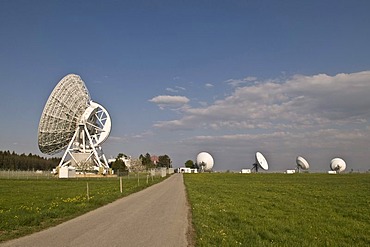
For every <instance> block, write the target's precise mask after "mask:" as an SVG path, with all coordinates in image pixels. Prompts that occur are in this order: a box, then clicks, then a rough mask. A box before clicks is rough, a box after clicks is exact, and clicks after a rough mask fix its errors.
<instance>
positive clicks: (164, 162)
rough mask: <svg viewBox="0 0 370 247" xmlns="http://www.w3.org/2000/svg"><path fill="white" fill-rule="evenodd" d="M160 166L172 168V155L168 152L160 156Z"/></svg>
mask: <svg viewBox="0 0 370 247" xmlns="http://www.w3.org/2000/svg"><path fill="white" fill-rule="evenodd" d="M158 166H159V167H167V168H171V167H172V161H171V159H170V157H169V156H168V155H167V154H165V155H160V156H158Z"/></svg>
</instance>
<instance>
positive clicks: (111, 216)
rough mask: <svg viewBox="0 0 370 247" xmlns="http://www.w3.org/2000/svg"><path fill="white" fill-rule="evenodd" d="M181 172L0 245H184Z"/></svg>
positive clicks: (185, 221)
mask: <svg viewBox="0 0 370 247" xmlns="http://www.w3.org/2000/svg"><path fill="white" fill-rule="evenodd" d="M187 217H188V206H187V202H186V195H185V186H184V183H183V176H182V174H174V175H172V176H171V177H169V178H168V179H166V180H164V181H163V182H161V183H159V184H155V185H153V186H151V187H149V188H147V189H145V190H143V191H140V192H137V193H135V194H132V195H130V196H127V197H125V198H122V199H119V200H117V201H115V202H113V203H110V204H108V205H106V206H104V207H101V208H99V209H96V210H94V211H91V212H89V213H86V214H84V215H82V216H80V217H77V218H75V219H72V220H70V221H67V222H65V223H62V224H60V225H58V226H55V227H52V228H49V229H46V230H44V231H41V232H38V233H35V234H32V235H29V236H25V237H22V238H19V239H15V240H11V241H8V242H5V243H2V244H0V246H1V247H2V246H37V247H43V246H52V247H58V246H74V247H75V246H90V247H93V246H161V247H163V246H176V247H177V246H187V245H188V242H187V238H186V234H187V230H188V218H187Z"/></svg>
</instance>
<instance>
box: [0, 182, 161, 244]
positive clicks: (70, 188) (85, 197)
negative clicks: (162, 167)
mask: <svg viewBox="0 0 370 247" xmlns="http://www.w3.org/2000/svg"><path fill="white" fill-rule="evenodd" d="M163 179H164V178H160V177H155V178H154V179H153V180H152V179H151V178H149V179H148V183H147V179H146V175H145V176H144V175H143V176H142V177H141V178H140V181H139V185H138V180H137V177H135V175H130V177H127V176H126V177H123V179H122V193H121V191H120V180H119V178H78V179H66V180H63V179H47V178H37V179H24V178H23V179H6V178H0V242H1V241H5V240H9V239H12V238H16V237H20V236H23V235H26V234H29V233H32V232H35V231H39V230H42V229H45V228H47V227H50V226H54V225H57V224H59V223H61V222H63V221H66V220H68V219H71V218H73V217H76V216H78V215H81V214H84V213H86V212H88V211H90V210H93V209H96V208H98V207H100V206H103V205H105V204H107V203H110V202H112V201H114V200H116V199H118V198H121V197H124V196H127V195H129V194H131V193H134V192H137V191H139V190H142V189H144V188H146V187H148V186H150V185H152V184H154V183H157V182H160V181H162V180H163ZM87 187H88V188H89V189H88V190H87ZM87 191H89V193H87Z"/></svg>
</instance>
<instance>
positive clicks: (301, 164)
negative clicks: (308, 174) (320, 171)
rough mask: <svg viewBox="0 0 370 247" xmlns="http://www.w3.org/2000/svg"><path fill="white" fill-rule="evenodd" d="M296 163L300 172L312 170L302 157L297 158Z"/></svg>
mask: <svg viewBox="0 0 370 247" xmlns="http://www.w3.org/2000/svg"><path fill="white" fill-rule="evenodd" d="M296 163H297V169H298V172H299V170H300V169H302V170H307V169H308V168H310V165H309V164H308V162H307V160H305V159H304V158H303V157H302V156H298V157H297V159H296Z"/></svg>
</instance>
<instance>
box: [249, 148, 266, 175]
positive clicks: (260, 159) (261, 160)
mask: <svg viewBox="0 0 370 247" xmlns="http://www.w3.org/2000/svg"><path fill="white" fill-rule="evenodd" d="M255 160H256V161H255V163H254V164H253V168H252V169H255V170H256V172H258V167H261V168H262V169H263V170H265V171H267V170H268V169H269V165H268V163H267V160H266V158H265V156H263V154H262V153H260V152H256V155H255Z"/></svg>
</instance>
